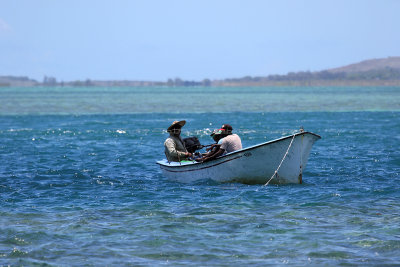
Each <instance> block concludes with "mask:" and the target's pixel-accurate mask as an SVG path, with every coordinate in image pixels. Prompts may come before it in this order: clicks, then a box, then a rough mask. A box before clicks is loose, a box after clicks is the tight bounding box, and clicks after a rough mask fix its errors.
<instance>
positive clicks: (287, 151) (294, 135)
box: [264, 134, 296, 186]
mask: <svg viewBox="0 0 400 267" xmlns="http://www.w3.org/2000/svg"><path fill="white" fill-rule="evenodd" d="M295 137H296V134H293V138H292V141H290V144H289V146H288V148H287V150H286V153H285V155H284V156H283V158H282V160H281V163H280V164H279V166H278V168H277V169H276V171H275V172H274V174H273V175H272V176H271V178H270V179H269V180H268V182H267V183H266V184H265V185H264V186H267V185H268V184H269V182H271V180H272V179H274V177H275V176H276V175H278V171H279V169H280V168H281V166H282V163H283V161H284V160H285V158H286V156H287V155H288V154H289V150H290V147H291V146H292V144H293V140H294V138H295Z"/></svg>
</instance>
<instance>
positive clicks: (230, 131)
mask: <svg viewBox="0 0 400 267" xmlns="http://www.w3.org/2000/svg"><path fill="white" fill-rule="evenodd" d="M221 129H224V130H225V131H226V132H227V133H228V134H231V133H232V131H233V128H232V126H231V125H230V124H224V125H222V127H221Z"/></svg>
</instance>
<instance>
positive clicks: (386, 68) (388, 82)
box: [0, 57, 400, 87]
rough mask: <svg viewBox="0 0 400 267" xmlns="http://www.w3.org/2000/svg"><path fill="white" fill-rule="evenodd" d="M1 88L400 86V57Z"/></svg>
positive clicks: (10, 81) (3, 80)
mask: <svg viewBox="0 0 400 267" xmlns="http://www.w3.org/2000/svg"><path fill="white" fill-rule="evenodd" d="M0 86H3V87H4V86H7V87H25V86H67V87H71V86H100V87H112V86H126V87H137V86H141V87H147V86H168V87H174V86H400V57H388V58H380V59H370V60H365V61H362V62H359V63H355V64H351V65H347V66H343V67H339V68H334V69H328V70H322V71H316V72H310V71H300V72H289V73H288V74H286V75H268V76H256V77H252V76H245V77H241V78H228V79H223V80H210V79H203V80H202V81H187V80H182V79H180V78H174V79H168V80H167V81H130V80H111V81H101V80H90V79H86V80H84V81H79V80H78V81H68V82H66V81H57V79H56V78H55V77H48V76H45V77H44V79H43V81H42V82H39V81H36V80H34V79H30V78H29V77H16V76H0Z"/></svg>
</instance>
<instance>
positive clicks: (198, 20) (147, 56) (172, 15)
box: [0, 0, 400, 81]
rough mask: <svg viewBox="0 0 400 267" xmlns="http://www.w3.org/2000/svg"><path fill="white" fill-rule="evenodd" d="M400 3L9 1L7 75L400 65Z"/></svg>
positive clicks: (156, 74)
mask: <svg viewBox="0 0 400 267" xmlns="http://www.w3.org/2000/svg"><path fill="white" fill-rule="evenodd" d="M399 12H400V1H398V0H324V1H322V0H303V1H302V0H276V1H268V0H248V1H244V0H242V1H236V0H202V1H194V0H168V1H167V0H142V1H135V0H130V1H128V0H112V1H111V0H109V1H104V0H85V1H80V0H79V1H78V0H57V1H54V0H35V1H32V0H18V1H15V0H0V75H16V76H29V77H31V78H34V79H37V80H39V81H41V80H42V79H43V77H44V75H47V76H54V77H56V78H57V80H59V81H61V80H63V81H70V80H78V79H80V80H84V79H87V78H90V79H100V80H110V79H129V80H160V81H164V80H167V79H168V78H176V77H180V78H182V79H185V80H202V79H204V78H210V79H221V78H234V77H243V76H246V75H250V76H266V75H269V74H286V73H288V72H291V71H302V70H304V71H306V70H309V71H317V70H323V69H328V68H334V67H339V66H343V65H347V64H350V63H355V62H358V61H362V60H365V59H371V58H382V57H388V56H400V16H399Z"/></svg>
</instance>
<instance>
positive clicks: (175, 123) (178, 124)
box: [167, 121, 186, 131]
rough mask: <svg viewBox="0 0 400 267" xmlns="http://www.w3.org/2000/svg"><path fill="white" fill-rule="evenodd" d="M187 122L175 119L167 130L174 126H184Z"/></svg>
mask: <svg viewBox="0 0 400 267" xmlns="http://www.w3.org/2000/svg"><path fill="white" fill-rule="evenodd" d="M185 124H186V121H174V122H173V123H172V124H171V126H169V127H168V129H167V131H170V130H172V129H174V128H182V127H183V125H185Z"/></svg>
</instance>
